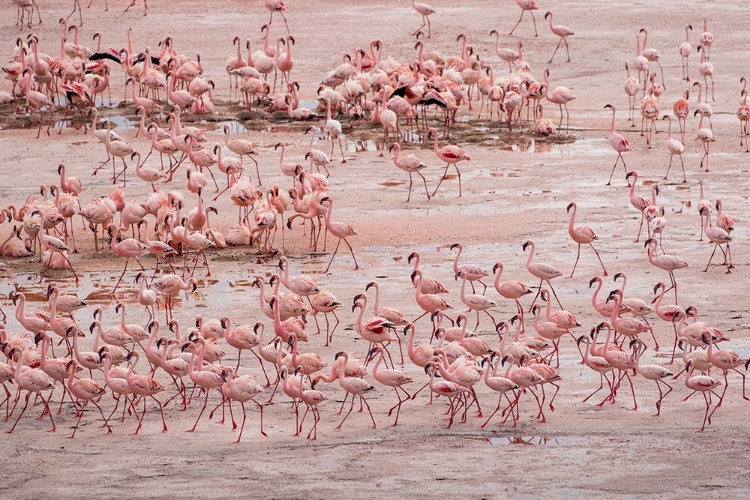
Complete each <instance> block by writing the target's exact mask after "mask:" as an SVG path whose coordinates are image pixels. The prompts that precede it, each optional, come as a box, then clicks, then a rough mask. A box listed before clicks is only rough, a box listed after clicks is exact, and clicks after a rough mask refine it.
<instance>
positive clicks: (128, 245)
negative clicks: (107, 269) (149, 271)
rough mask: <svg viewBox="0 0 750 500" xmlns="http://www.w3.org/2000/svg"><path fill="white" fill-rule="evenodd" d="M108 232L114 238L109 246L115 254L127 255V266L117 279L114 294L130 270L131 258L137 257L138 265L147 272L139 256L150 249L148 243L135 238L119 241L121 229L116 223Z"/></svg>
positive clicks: (111, 225)
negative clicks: (145, 243)
mask: <svg viewBox="0 0 750 500" xmlns="http://www.w3.org/2000/svg"><path fill="white" fill-rule="evenodd" d="M107 233H108V234H109V236H110V238H112V241H111V242H110V247H109V248H110V249H111V250H112V252H114V253H115V255H117V256H119V257H125V268H124V269H123V270H122V274H121V275H120V278H119V279H118V280H117V283H115V287H114V288H113V289H112V292H111V293H112V294H114V293H115V291H116V290H117V287H118V286H120V282H121V281H122V278H123V276H125V272H126V271H127V270H128V263H130V259H135V260H136V262H138V265H139V266H141V270H142V271H143V272H146V269H145V268H144V267H143V264H142V263H141V261H140V259H138V257H140V256H141V255H142V254H143V253H144V252H145V251H146V250H148V248H147V247H146V245H144V244H143V243H141V242H140V241H138V240H136V239H135V238H127V239H125V240H122V241H120V242H118V240H119V238H120V229H119V228H118V227H117V226H115V225H114V224H110V225H109V228H108V229H107Z"/></svg>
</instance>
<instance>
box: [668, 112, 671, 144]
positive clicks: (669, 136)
mask: <svg viewBox="0 0 750 500" xmlns="http://www.w3.org/2000/svg"><path fill="white" fill-rule="evenodd" d="M667 116H669V115H667ZM667 140H668V141H671V140H672V117H671V116H669V127H667Z"/></svg>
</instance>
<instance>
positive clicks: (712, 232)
mask: <svg viewBox="0 0 750 500" xmlns="http://www.w3.org/2000/svg"><path fill="white" fill-rule="evenodd" d="M701 216H702V217H703V232H704V233H705V235H706V238H708V241H710V242H711V243H713V244H714V251H713V252H711V257H710V258H709V259H708V264H706V268H705V269H704V270H703V272H704V273H705V272H707V271H708V266H710V265H711V261H712V260H713V258H714V254H715V253H716V249H717V248H721V245H724V246H725V247H726V251H725V250H724V249H723V248H721V252H722V253H723V254H724V263H725V264H726V266H727V274H729V273H731V272H732V271H731V269H732V268H734V266H733V265H732V250H731V248H730V246H729V243H731V242H732V239H733V238H732V236H731V235H730V234H729V233H728V232H727V231H725V230H723V229H722V228H720V227H709V225H708V224H709V222H710V219H711V218H710V217H709V215H708V214H707V213H706V209H705V208H703V209H701Z"/></svg>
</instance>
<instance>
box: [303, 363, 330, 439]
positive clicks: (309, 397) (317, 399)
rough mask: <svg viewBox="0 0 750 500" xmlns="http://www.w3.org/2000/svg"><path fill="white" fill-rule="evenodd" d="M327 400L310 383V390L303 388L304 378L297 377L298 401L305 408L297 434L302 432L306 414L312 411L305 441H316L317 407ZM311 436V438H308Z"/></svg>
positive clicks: (318, 420)
mask: <svg viewBox="0 0 750 500" xmlns="http://www.w3.org/2000/svg"><path fill="white" fill-rule="evenodd" d="M326 399H328V397H327V396H326V395H325V394H323V393H322V392H320V391H317V390H315V384H314V383H310V389H306V388H305V387H304V377H299V400H300V401H302V402H303V403H305V406H306V407H307V408H306V409H305V414H304V415H302V420H301V421H300V423H299V427H298V428H297V434H299V433H301V432H302V425H303V424H304V423H305V417H307V413H308V412H310V411H312V414H313V426H312V428H311V429H310V432H308V433H307V439H310V440H311V441H315V440H317V439H318V422H320V412H319V411H318V405H319V404H320V403H322V402H323V401H325V400H326ZM310 436H312V438H311V437H310Z"/></svg>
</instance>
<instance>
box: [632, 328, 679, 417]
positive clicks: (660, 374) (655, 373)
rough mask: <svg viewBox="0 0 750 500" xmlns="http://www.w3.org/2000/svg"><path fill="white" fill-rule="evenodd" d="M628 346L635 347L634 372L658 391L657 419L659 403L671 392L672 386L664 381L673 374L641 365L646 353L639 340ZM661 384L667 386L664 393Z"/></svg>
mask: <svg viewBox="0 0 750 500" xmlns="http://www.w3.org/2000/svg"><path fill="white" fill-rule="evenodd" d="M630 346H631V347H633V346H636V348H635V354H634V357H635V372H636V373H637V374H638V375H640V376H641V377H643V378H645V379H646V380H653V381H654V383H656V388H657V389H658V390H659V400H658V401H657V402H656V414H655V415H654V416H655V417H658V416H659V415H660V414H661V402H662V401H664V398H666V397H667V395H668V394H669V393H670V392H672V386H670V385H669V384H668V383H666V382H665V381H664V379H665V378H669V377H671V376H672V375H674V373H672V371H670V370H668V369H666V368H664V367H663V366H660V365H642V364H641V357H642V356H643V353H644V352H646V344H644V343H643V342H642V341H641V340H639V339H633V340H632V342H630ZM661 384H664V385H665V386H667V391H666V392H662V390H661Z"/></svg>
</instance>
